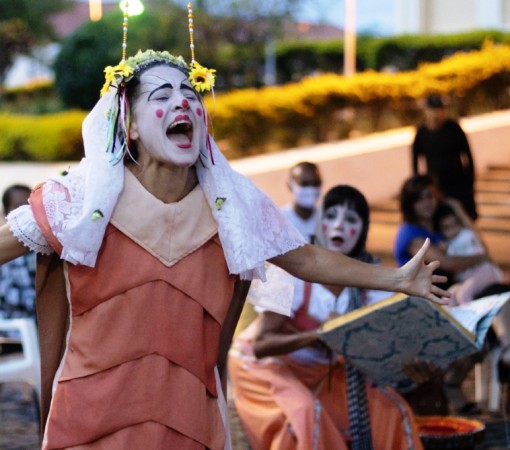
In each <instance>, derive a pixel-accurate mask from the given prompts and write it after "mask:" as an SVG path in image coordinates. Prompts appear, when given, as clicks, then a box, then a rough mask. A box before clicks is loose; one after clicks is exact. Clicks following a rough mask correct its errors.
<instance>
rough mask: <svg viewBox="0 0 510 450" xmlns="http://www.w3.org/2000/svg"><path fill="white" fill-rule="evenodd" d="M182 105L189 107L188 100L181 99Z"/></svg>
mask: <svg viewBox="0 0 510 450" xmlns="http://www.w3.org/2000/svg"><path fill="white" fill-rule="evenodd" d="M182 107H183V108H189V102H188V100H186V99H183V100H182Z"/></svg>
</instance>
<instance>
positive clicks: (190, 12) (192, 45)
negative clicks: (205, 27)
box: [188, 2, 196, 64]
mask: <svg viewBox="0 0 510 450" xmlns="http://www.w3.org/2000/svg"><path fill="white" fill-rule="evenodd" d="M188 29H189V48H190V50H191V64H193V63H196V61H195V41H194V39H193V5H192V4H191V2H189V3H188Z"/></svg>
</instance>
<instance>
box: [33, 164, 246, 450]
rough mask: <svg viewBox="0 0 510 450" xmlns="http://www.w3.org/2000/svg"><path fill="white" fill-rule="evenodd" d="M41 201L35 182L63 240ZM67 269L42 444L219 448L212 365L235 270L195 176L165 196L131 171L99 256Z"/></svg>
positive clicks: (50, 237)
mask: <svg viewBox="0 0 510 450" xmlns="http://www.w3.org/2000/svg"><path fill="white" fill-rule="evenodd" d="M56 189H57V190H58V189H61V195H62V196H66V195H68V194H69V193H68V192H67V191H66V189H65V188H62V187H58V185H56ZM43 204H44V202H43V199H42V189H38V190H36V191H35V193H34V194H33V195H32V198H31V205H32V210H33V214H34V217H35V220H36V221H37V224H38V225H39V228H40V229H41V230H42V231H43V234H44V235H45V237H46V240H47V241H48V243H50V244H51V245H52V247H53V248H54V250H56V251H57V252H58V251H59V243H58V240H57V238H56V237H55V235H54V233H53V232H52V226H51V225H50V223H49V221H48V214H47V209H45V208H44V207H43ZM134 205H136V209H135V208H134V207H133V206H134ZM162 230H164V232H163V231H162ZM64 274H65V286H66V293H67V299H68V302H69V311H70V314H69V316H70V319H69V323H68V330H67V335H66V343H65V348H64V351H63V358H62V359H61V363H60V365H59V368H58V370H57V373H56V376H55V378H54V382H53V395H52V400H51V404H50V408H49V415H48V419H47V422H46V426H45V430H44V440H43V449H44V450H50V449H105V450H106V449H108V450H115V449H119V450H120V449H122V450H130V449H132V450H140V449H151V450H156V449H179V450H181V449H182V450H186V449H190V450H194V449H197V450H198V449H215V450H223V449H224V447H225V442H226V432H225V424H224V420H223V419H222V414H221V411H220V408H219V402H218V398H219V396H221V395H223V394H222V393H221V392H220V389H221V388H220V387H219V383H218V377H217V373H216V372H215V366H216V363H217V358H218V349H219V342H220V333H221V329H222V324H223V321H224V320H225V318H226V315H227V312H228V308H229V306H230V299H231V298H232V293H233V289H234V283H235V282H236V280H237V278H238V277H237V276H233V275H229V271H228V268H227V265H226V262H225V257H224V254H223V250H222V246H221V244H220V241H219V239H218V235H217V224H216V222H215V220H214V218H213V217H212V214H211V210H210V208H209V206H208V205H207V203H206V200H205V197H204V195H203V192H202V189H201V188H200V186H197V187H196V188H195V189H194V190H193V191H192V192H191V193H190V194H188V196H187V197H185V198H184V199H183V200H182V201H180V202H178V203H172V204H165V203H162V202H161V201H159V200H158V199H156V198H155V197H153V196H152V195H151V194H150V193H148V192H147V191H146V190H145V189H144V188H143V187H142V186H141V184H139V182H138V181H137V180H136V178H135V177H134V176H133V175H132V174H131V173H130V172H126V180H125V186H124V190H123V192H122V194H121V196H120V198H119V201H118V203H117V205H116V208H115V210H114V213H113V216H112V218H111V221H110V224H109V225H108V227H107V231H106V234H105V238H104V241H103V244H102V247H101V249H100V252H99V255H98V259H97V262H96V265H95V267H93V268H92V267H87V266H83V265H72V264H68V263H64Z"/></svg>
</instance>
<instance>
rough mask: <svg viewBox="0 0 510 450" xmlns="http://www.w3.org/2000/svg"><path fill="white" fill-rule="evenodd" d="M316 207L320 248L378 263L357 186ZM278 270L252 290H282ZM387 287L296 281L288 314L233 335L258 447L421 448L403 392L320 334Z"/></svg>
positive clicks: (241, 404)
mask: <svg viewBox="0 0 510 450" xmlns="http://www.w3.org/2000/svg"><path fill="white" fill-rule="evenodd" d="M319 215H320V217H319V220H318V223H317V241H316V242H317V244H318V245H319V246H321V247H324V248H327V249H329V250H332V251H334V252H336V253H341V254H344V255H347V256H349V257H351V258H354V259H357V260H360V261H364V262H368V263H371V264H376V263H377V259H376V258H374V257H373V256H372V255H371V254H370V253H368V252H367V250H366V248H365V245H366V239H367V233H368V227H369V207H368V204H367V201H366V199H365V197H364V196H363V195H362V194H361V193H360V192H359V191H358V190H357V189H355V188H353V187H351V186H346V185H340V186H336V187H334V188H333V189H331V190H330V191H328V193H327V194H326V196H325V198H324V203H323V205H322V208H321V210H320V214H319ZM272 270H273V271H275V272H277V271H278V270H279V269H277V268H272ZM270 272H271V269H269V270H268V274H269V273H270ZM279 276H284V275H282V274H281V275H277V274H276V273H275V274H273V276H272V277H269V275H268V278H269V281H268V283H267V284H269V285H270V284H271V283H273V284H274V285H273V286H270V288H271V289H267V290H265V289H264V287H263V286H260V289H261V290H262V291H263V292H261V293H258V292H252V291H257V289H259V286H253V287H252V290H251V291H250V293H252V295H275V296H281V295H282V293H281V291H280V289H279V286H278V285H277V284H278V281H279ZM273 280H274V281H273ZM389 295H390V293H389V292H385V291H377V290H367V289H359V288H353V287H339V286H331V285H324V284H315V283H308V282H304V281H302V280H299V279H294V294H293V303H292V313H291V317H286V316H283V315H280V314H277V313H273V312H270V311H264V310H260V311H259V312H260V315H259V316H258V317H257V318H256V319H255V320H254V322H253V323H252V324H251V325H250V326H249V327H248V328H247V329H246V330H244V331H243V332H242V333H241V334H240V335H239V336H238V337H237V338H236V339H235V341H234V344H233V346H232V347H231V349H230V352H229V360H228V363H229V365H228V368H229V375H230V379H231V382H232V388H233V398H234V402H235V405H236V408H237V411H238V414H239V417H240V419H241V422H242V425H243V428H244V430H245V432H246V435H247V437H248V440H249V443H250V446H251V448H252V449H253V450H262V449H268V448H271V449H272V450H294V449H296V450H310V449H319V450H329V449H332V448H335V449H340V450H342V449H345V450H347V449H351V450H361V449H375V450H383V449H384V450H399V449H402V450H404V449H406V450H407V449H421V448H422V444H421V441H420V438H419V436H418V432H417V428H416V425H415V423H414V416H413V413H412V411H411V409H410V407H409V405H408V404H407V403H406V402H405V400H404V399H403V398H402V397H401V396H400V395H399V394H397V392H396V391H394V390H393V389H392V388H390V387H382V386H380V387H376V386H374V385H373V384H371V383H370V380H366V379H364V377H363V376H362V375H361V374H360V373H359V372H358V371H357V370H356V369H354V368H353V367H352V366H350V365H349V364H348V363H346V361H345V360H344V359H343V358H342V356H341V355H337V354H332V353H331V351H330V350H328V348H327V347H326V346H325V345H324V344H323V343H322V342H321V339H320V336H319V334H318V333H317V329H318V328H320V327H321V325H322V324H323V323H324V322H325V321H327V320H328V319H330V318H332V317H335V316H337V315H341V314H344V313H346V312H349V311H352V310H354V309H357V308H360V307H362V306H365V305H369V304H372V303H375V302H378V301H380V300H383V299H384V298H387V297H388V296H389Z"/></svg>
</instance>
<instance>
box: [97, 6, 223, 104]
mask: <svg viewBox="0 0 510 450" xmlns="http://www.w3.org/2000/svg"><path fill="white" fill-rule="evenodd" d="M122 28H123V37H122V60H121V61H120V63H119V64H117V65H116V66H108V67H106V69H104V72H105V83H104V85H103V88H102V89H101V96H103V95H104V94H106V93H107V92H108V90H109V89H110V86H114V87H115V88H119V87H120V86H122V84H123V83H125V82H127V81H129V80H131V78H132V77H133V75H134V74H135V73H137V72H139V71H140V70H142V69H143V68H144V67H146V66H148V65H149V64H152V63H153V62H158V61H160V62H164V63H169V64H171V65H174V66H177V67H178V68H180V69H182V70H183V71H184V72H188V78H189V81H190V83H191V85H192V86H193V87H194V88H195V90H196V91H197V92H204V91H210V90H211V89H212V88H213V87H214V81H215V78H216V70H215V69H208V68H207V67H203V66H202V65H200V64H199V63H198V62H197V61H196V60H195V43H194V40H193V34H194V27H193V9H192V6H191V3H188V29H189V38H190V49H191V63H190V64H189V65H188V64H187V63H186V61H185V60H184V58H183V57H182V56H174V55H172V54H171V53H169V52H167V51H162V52H160V51H155V50H146V51H144V52H142V51H138V53H137V54H136V55H135V56H130V57H129V58H127V59H126V48H127V30H128V7H127V5H126V7H125V9H124V20H123V23H122Z"/></svg>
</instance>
